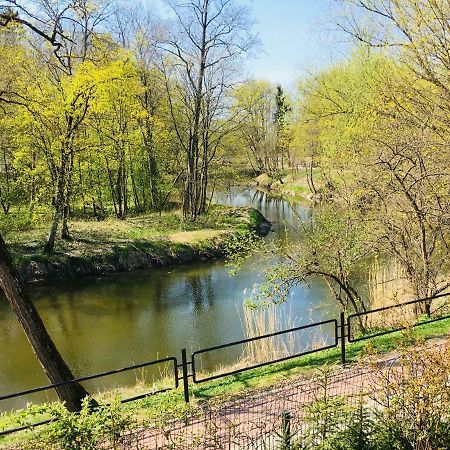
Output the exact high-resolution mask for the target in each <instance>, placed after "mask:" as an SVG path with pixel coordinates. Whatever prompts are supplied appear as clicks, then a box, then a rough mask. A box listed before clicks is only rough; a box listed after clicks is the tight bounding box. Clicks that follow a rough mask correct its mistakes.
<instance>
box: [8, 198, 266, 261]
mask: <svg viewBox="0 0 450 450" xmlns="http://www.w3.org/2000/svg"><path fill="white" fill-rule="evenodd" d="M256 219H257V216H256V213H255V212H254V211H253V210H252V209H251V208H228V207H224V206H212V207H211V208H210V210H209V211H208V213H207V214H205V215H204V216H201V217H199V218H198V219H197V220H196V221H195V222H192V221H185V220H183V217H182V214H181V212H179V211H172V212H163V213H162V214H159V213H149V214H142V215H139V216H135V217H130V218H129V219H126V220H117V219H111V218H110V219H106V220H104V221H100V222H97V221H83V220H77V221H71V222H70V223H69V229H70V232H71V236H72V239H71V240H67V241H63V240H58V241H57V243H56V247H55V252H54V253H53V254H44V253H43V247H44V244H45V242H46V238H47V234H48V230H49V223H47V222H45V223H40V224H38V225H36V226H34V227H33V228H32V229H28V230H22V229H17V230H14V232H11V231H10V232H8V233H7V234H6V241H7V244H8V246H9V249H10V251H11V253H12V255H13V258H14V260H15V262H16V263H17V264H18V265H27V264H30V263H31V262H32V261H35V262H38V263H69V258H75V259H82V260H84V261H86V262H89V261H90V260H91V259H92V258H96V257H99V256H100V257H101V256H102V255H109V254H115V255H118V256H119V257H127V255H129V254H131V253H133V252H135V251H144V252H146V253H149V254H150V255H155V256H159V255H160V254H161V255H162V256H170V255H174V254H175V255H176V254H177V252H184V251H189V250H194V251H208V250H209V249H214V248H215V247H216V246H217V243H218V242H219V243H220V242H221V241H223V240H224V239H226V236H228V235H230V234H232V233H235V232H237V231H239V230H245V229H248V228H249V227H250V228H251V227H254V226H255V221H256ZM0 225H1V224H0Z"/></svg>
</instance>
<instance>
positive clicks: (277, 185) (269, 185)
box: [253, 170, 322, 201]
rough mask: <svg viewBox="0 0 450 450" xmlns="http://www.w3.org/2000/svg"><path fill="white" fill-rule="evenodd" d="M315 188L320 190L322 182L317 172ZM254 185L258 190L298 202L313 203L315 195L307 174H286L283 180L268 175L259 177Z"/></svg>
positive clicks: (315, 173)
mask: <svg viewBox="0 0 450 450" xmlns="http://www.w3.org/2000/svg"><path fill="white" fill-rule="evenodd" d="M313 180H314V186H315V188H316V189H318V190H320V188H321V187H322V180H321V179H320V177H319V176H318V173H317V171H315V170H314V171H313ZM253 185H254V186H255V187H257V188H258V189H262V190H265V191H268V192H270V193H271V195H279V196H281V197H283V198H286V199H288V200H289V199H292V200H296V201H313V200H314V194H313V193H312V192H311V189H310V187H309V185H308V180H307V176H306V172H304V171H303V172H297V173H294V174H292V173H286V175H285V176H283V177H282V178H281V179H275V178H271V177H270V176H269V175H267V174H266V173H264V174H261V175H259V176H258V177H256V178H255V179H254V181H253Z"/></svg>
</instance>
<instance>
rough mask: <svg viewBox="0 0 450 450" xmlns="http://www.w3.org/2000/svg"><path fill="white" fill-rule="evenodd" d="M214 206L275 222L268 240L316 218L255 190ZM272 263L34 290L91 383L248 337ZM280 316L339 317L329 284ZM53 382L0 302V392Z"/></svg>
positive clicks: (234, 192)
mask: <svg viewBox="0 0 450 450" xmlns="http://www.w3.org/2000/svg"><path fill="white" fill-rule="evenodd" d="M214 201H215V202H217V203H220V204H224V205H230V206H250V205H252V206H254V207H255V208H257V209H258V210H259V211H260V212H261V213H262V214H263V215H264V216H265V217H266V218H267V219H268V220H270V221H271V222H273V231H272V232H271V233H270V234H269V235H268V236H267V237H266V239H286V238H289V239H290V240H291V241H295V240H298V239H299V234H298V233H299V231H298V230H299V223H300V220H302V219H307V218H308V215H309V213H310V212H309V210H308V208H307V207H305V206H304V205H302V204H299V203H296V204H292V203H289V202H287V201H285V200H281V199H276V198H273V197H270V196H268V195H267V194H265V193H263V192H260V191H256V190H253V189H243V188H235V189H231V190H230V191H229V192H221V193H218V194H216V195H215V196H214ZM268 264H270V263H269V262H268V261H258V260H255V259H252V260H251V261H249V262H248V263H246V264H245V265H244V267H243V269H242V270H241V271H240V272H239V273H238V274H237V275H235V276H230V274H229V270H228V268H227V267H226V266H225V262H224V261H210V262H204V263H199V264H188V265H182V266H175V267H168V268H161V269H151V270H141V271H136V272H133V273H126V274H116V275H111V276H106V277H98V278H96V277H92V278H83V279H75V280H66V281H58V282H52V283H45V284H42V285H33V286H32V288H31V292H32V297H33V300H34V302H35V304H36V306H37V309H38V310H39V313H40V314H41V316H42V318H43V320H44V322H45V324H46V326H47V328H48V330H49V333H50V335H51V336H52V338H53V339H54V341H55V343H56V345H57V347H58V348H59V350H60V351H61V353H62V354H63V356H64V358H65V359H66V361H67V362H68V363H69V366H70V367H71V368H72V369H73V371H74V373H75V374H76V375H77V376H82V375H88V374H91V373H95V372H100V371H105V370H110V369H115V368H118V367H123V366H125V365H131V364H135V363H140V362H144V361H150V360H153V359H156V358H162V357H166V356H172V355H174V356H179V355H180V350H181V348H183V347H185V348H187V349H188V351H189V352H190V351H194V350H197V349H201V348H204V347H208V346H214V345H218V344H222V343H225V342H230V341H235V340H239V339H241V338H243V337H244V334H245V333H244V329H243V324H242V311H243V300H244V298H246V297H248V296H249V293H250V292H251V290H252V288H253V286H254V285H255V283H258V282H259V281H261V279H262V273H263V270H264V268H266V267H267V265H268ZM279 308H280V314H281V315H282V316H283V317H284V318H285V319H286V321H285V322H284V323H286V324H288V323H289V325H292V326H298V325H303V324H306V323H310V322H313V321H319V320H324V319H328V318H334V317H335V316H336V314H337V310H336V307H335V306H334V305H333V303H332V302H331V301H330V297H329V293H328V291H327V288H326V287H325V286H324V285H323V284H322V283H320V282H316V283H312V284H311V285H310V286H309V287H306V286H298V287H296V288H295V289H293V290H292V292H291V294H290V298H289V301H288V302H287V303H286V304H284V305H281V306H279ZM237 356H238V355H237V354H236V352H234V353H233V352H232V351H231V352H228V353H225V352H224V353H223V354H222V355H219V356H217V357H215V359H214V360H213V361H210V364H211V368H214V366H215V365H217V364H224V363H228V362H232V361H233V359H235V358H237ZM137 378H138V375H137V374H128V375H127V376H126V377H125V378H124V376H122V378H121V379H120V381H117V380H116V383H119V384H120V383H121V382H126V383H130V382H132V381H133V380H136V379H137ZM47 382H48V381H47V379H46V377H45V376H44V374H43V372H42V369H41V367H40V366H39V364H38V363H37V361H36V358H35V357H34V355H33V353H32V351H31V349H30V346H29V344H28V342H27V340H26V338H25V336H24V333H23V331H22V329H21V328H20V326H19V325H18V322H17V320H16V318H15V316H14V314H13V313H12V311H11V310H10V308H9V306H8V305H7V303H6V301H5V300H4V299H1V298H0V394H6V393H10V392H16V391H20V390H25V389H28V388H33V387H37V386H40V385H43V384H47ZM108 383H113V381H108ZM91 388H92V385H91ZM95 388H96V386H94V389H95ZM35 398H36V397H35ZM43 398H47V397H46V396H44V397H43V394H40V397H39V399H40V400H42V399H43ZM52 398H53V397H49V399H52ZM27 400H30V398H28V399H17V400H14V401H9V402H8V403H7V404H6V402H4V404H3V405H0V411H1V410H5V409H6V408H7V409H9V408H17V407H21V406H23V405H24V404H25V403H26V401H27Z"/></svg>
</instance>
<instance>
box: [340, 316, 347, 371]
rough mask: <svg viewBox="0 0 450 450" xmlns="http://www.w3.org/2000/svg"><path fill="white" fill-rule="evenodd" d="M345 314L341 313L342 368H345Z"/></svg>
mask: <svg viewBox="0 0 450 450" xmlns="http://www.w3.org/2000/svg"><path fill="white" fill-rule="evenodd" d="M345 325H346V324H345V313H344V311H342V312H341V336H340V338H341V362H342V366H344V367H345V362H346V361H345V337H346V336H345V328H346V326H345Z"/></svg>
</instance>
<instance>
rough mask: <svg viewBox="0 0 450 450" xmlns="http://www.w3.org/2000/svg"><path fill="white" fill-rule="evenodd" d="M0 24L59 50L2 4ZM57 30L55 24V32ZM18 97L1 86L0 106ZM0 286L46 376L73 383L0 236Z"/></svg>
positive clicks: (52, 38)
mask: <svg viewBox="0 0 450 450" xmlns="http://www.w3.org/2000/svg"><path fill="white" fill-rule="evenodd" d="M6 3H7V5H6V6H8V7H9V6H18V7H19V9H21V8H20V6H19V5H17V2H15V1H8V2H6ZM0 20H1V22H0V25H1V26H2V27H6V26H8V25H9V23H10V21H11V20H13V21H14V22H18V23H21V24H22V25H25V26H28V27H29V28H30V29H31V30H32V31H33V32H37V33H38V34H39V35H40V36H41V37H44V38H45V39H46V40H47V41H48V42H50V43H51V44H52V45H54V46H55V48H58V46H59V43H58V41H57V36H59V34H58V32H57V31H55V32H53V33H52V34H51V35H49V34H47V33H46V31H45V29H44V30H43V29H39V28H37V26H35V25H34V24H32V23H31V22H28V20H23V19H21V18H20V16H19V13H18V12H17V11H14V10H13V9H10V8H8V9H6V8H5V5H2V4H0ZM56 29H57V25H56V24H55V27H54V30H56ZM16 102H17V98H16V96H15V95H14V89H13V86H11V85H10V84H7V86H6V87H3V86H2V87H0V106H1V105H3V104H5V103H6V104H10V103H16ZM0 286H1V289H2V291H3V292H4V294H5V296H6V298H7V300H8V302H9V304H10V305H11V308H12V309H13V311H14V312H15V314H16V315H17V318H18V320H19V322H20V324H21V326H22V328H23V330H24V332H25V334H26V336H27V339H28V341H29V342H30V344H31V346H32V348H33V351H34V353H35V354H36V357H37V358H38V360H39V362H40V363H41V365H42V367H43V369H44V371H45V373H46V375H47V376H48V378H49V380H50V381H51V382H52V383H60V382H66V381H70V380H73V379H74V378H75V377H74V376H73V374H72V372H71V370H70V369H69V367H68V366H67V364H66V363H65V361H64V360H63V358H62V356H61V354H60V353H59V352H58V350H57V348H56V346H55V344H54V343H53V341H52V339H51V337H50V336H49V334H48V333H47V330H46V328H45V326H44V324H43V322H42V319H41V318H40V316H39V314H38V312H37V310H36V308H35V307H34V305H33V303H32V301H31V299H30V297H29V295H28V292H27V290H26V288H25V286H24V284H23V282H22V281H21V280H20V278H19V275H18V273H17V271H16V269H15V267H14V264H13V262H12V259H11V256H10V254H9V252H8V248H7V246H6V243H5V241H4V239H3V237H2V236H1V235H0ZM56 391H57V393H58V396H59V397H60V399H61V400H62V401H63V402H65V405H66V407H67V408H68V409H69V410H71V411H78V410H80V409H81V403H82V399H83V398H85V397H86V396H87V395H88V392H87V391H86V390H85V389H84V388H83V387H82V386H81V385H80V384H79V383H70V384H67V385H64V386H60V387H58V388H56Z"/></svg>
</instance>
